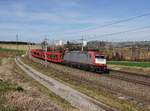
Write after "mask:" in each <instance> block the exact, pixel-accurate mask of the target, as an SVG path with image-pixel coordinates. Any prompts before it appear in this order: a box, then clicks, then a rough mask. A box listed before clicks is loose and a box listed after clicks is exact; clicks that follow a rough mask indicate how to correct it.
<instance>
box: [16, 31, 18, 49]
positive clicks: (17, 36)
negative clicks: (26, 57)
mask: <svg viewBox="0 0 150 111" xmlns="http://www.w3.org/2000/svg"><path fill="white" fill-rule="evenodd" d="M16 50H17V51H18V34H16Z"/></svg>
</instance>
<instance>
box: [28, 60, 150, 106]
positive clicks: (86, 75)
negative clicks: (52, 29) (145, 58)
mask: <svg viewBox="0 0 150 111" xmlns="http://www.w3.org/2000/svg"><path fill="white" fill-rule="evenodd" d="M30 59H31V60H33V61H34V62H37V63H40V64H44V62H43V60H40V59H37V58H30ZM48 66H49V67H50V68H52V69H54V71H56V75H55V76H57V73H58V72H60V74H61V73H64V74H62V75H59V74H58V75H59V76H65V75H66V74H69V75H70V76H69V77H66V78H70V77H71V78H72V77H73V78H72V79H75V81H79V83H80V82H81V80H82V82H84V83H85V84H86V83H87V84H89V83H91V84H90V85H92V86H93V87H96V88H102V89H103V88H104V90H105V89H106V88H107V90H108V91H109V92H111V93H112V94H114V95H116V96H117V95H120V94H121V96H122V97H125V98H128V99H130V98H131V100H134V101H137V102H138V103H144V104H149V100H150V99H149V96H150V95H149V93H148V92H149V88H150V87H149V85H148V84H149V83H148V84H147V83H145V84H144V83H143V81H144V80H141V78H140V79H138V80H137V81H135V78H134V76H132V78H130V77H129V76H128V77H126V78H125V76H124V75H125V74H123V73H124V72H115V71H110V74H101V75H100V74H99V73H98V72H92V71H86V70H81V69H77V68H74V67H69V66H64V65H61V64H55V63H50V62H48ZM121 75H123V76H121ZM59 76H58V77H59ZM137 76H138V75H137ZM144 77H145V76H144ZM110 81H111V82H110ZM140 81H142V82H140ZM146 82H147V80H146ZM97 86H98V87H97ZM143 91H144V92H143Z"/></svg>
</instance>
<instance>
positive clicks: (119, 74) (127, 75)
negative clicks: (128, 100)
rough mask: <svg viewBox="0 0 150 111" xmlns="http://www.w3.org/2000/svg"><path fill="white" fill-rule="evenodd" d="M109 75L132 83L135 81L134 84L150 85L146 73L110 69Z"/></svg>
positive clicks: (149, 79)
mask: <svg viewBox="0 0 150 111" xmlns="http://www.w3.org/2000/svg"><path fill="white" fill-rule="evenodd" d="M110 77H112V78H116V79H120V80H124V81H128V82H132V83H136V84H142V85H146V86H150V76H148V75H143V74H137V73H131V72H125V71H119V70H112V69H111V70H110Z"/></svg>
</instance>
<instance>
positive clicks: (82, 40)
mask: <svg viewBox="0 0 150 111" xmlns="http://www.w3.org/2000/svg"><path fill="white" fill-rule="evenodd" d="M83 40H84V39H83V36H82V38H81V41H82V49H81V51H83V47H84V46H83V45H84V44H83Z"/></svg>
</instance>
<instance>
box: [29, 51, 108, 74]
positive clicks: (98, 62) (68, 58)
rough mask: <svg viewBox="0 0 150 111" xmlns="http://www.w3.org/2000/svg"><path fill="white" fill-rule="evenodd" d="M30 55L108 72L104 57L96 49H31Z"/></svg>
mask: <svg viewBox="0 0 150 111" xmlns="http://www.w3.org/2000/svg"><path fill="white" fill-rule="evenodd" d="M31 55H32V56H33V57H35V58H39V59H43V60H45V59H46V60H47V61H49V62H53V63H61V64H64V65H69V66H73V67H78V68H82V69H83V68H84V69H87V70H91V71H97V72H98V71H99V72H109V70H108V69H107V64H106V59H105V57H104V55H103V54H101V53H99V52H98V51H64V52H60V51H47V52H46V51H44V50H41V49H32V50H31Z"/></svg>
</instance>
